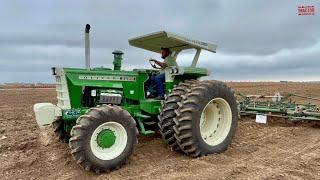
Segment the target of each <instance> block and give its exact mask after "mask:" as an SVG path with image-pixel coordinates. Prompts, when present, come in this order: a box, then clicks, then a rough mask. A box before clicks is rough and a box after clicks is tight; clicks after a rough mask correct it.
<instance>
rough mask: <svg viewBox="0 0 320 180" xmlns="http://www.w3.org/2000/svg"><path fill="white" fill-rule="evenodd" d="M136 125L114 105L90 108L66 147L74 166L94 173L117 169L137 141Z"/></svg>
mask: <svg viewBox="0 0 320 180" xmlns="http://www.w3.org/2000/svg"><path fill="white" fill-rule="evenodd" d="M137 133H138V130H137V128H136V123H135V121H134V119H133V118H132V117H131V115H130V114H129V113H128V112H127V111H125V110H123V109H121V108H120V107H118V106H107V105H103V106H100V107H95V108H91V109H90V110H89V111H88V113H87V114H86V115H82V116H80V117H79V118H78V120H77V124H76V125H75V126H74V127H73V128H72V130H71V138H70V140H69V146H70V148H71V153H72V155H73V156H74V158H75V159H76V161H77V163H78V164H80V165H81V166H82V167H84V168H85V169H86V170H92V171H94V172H96V173H100V172H105V171H111V170H113V169H119V168H120V166H121V165H123V164H125V163H126V162H127V160H128V158H129V156H130V155H131V154H132V152H133V146H134V144H136V142H137Z"/></svg>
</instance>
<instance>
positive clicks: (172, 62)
mask: <svg viewBox="0 0 320 180" xmlns="http://www.w3.org/2000/svg"><path fill="white" fill-rule="evenodd" d="M164 62H165V63H166V64H167V65H168V66H178V64H177V62H176V60H175V58H174V57H172V56H168V57H166V58H165V59H164Z"/></svg>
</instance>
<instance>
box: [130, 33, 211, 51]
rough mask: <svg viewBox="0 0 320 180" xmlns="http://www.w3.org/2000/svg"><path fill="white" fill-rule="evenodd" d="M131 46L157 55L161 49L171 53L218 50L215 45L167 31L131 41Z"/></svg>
mask: <svg viewBox="0 0 320 180" xmlns="http://www.w3.org/2000/svg"><path fill="white" fill-rule="evenodd" d="M129 44H130V45H131V46H135V47H138V48H142V49H145V50H149V51H153V52H157V53H160V51H161V48H169V49H170V50H171V51H174V50H183V49H191V48H195V49H205V50H208V51H210V52H213V53H215V52H216V48H217V45H215V44H213V43H208V42H202V41H198V40H193V39H190V38H186V37H182V36H180V35H176V34H173V33H169V32H166V31H159V32H155V33H151V34H147V35H144V36H139V37H136V38H133V39H129Z"/></svg>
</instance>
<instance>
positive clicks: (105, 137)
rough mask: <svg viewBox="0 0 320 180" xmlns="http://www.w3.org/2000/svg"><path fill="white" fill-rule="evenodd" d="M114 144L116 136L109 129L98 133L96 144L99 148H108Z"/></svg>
mask: <svg viewBox="0 0 320 180" xmlns="http://www.w3.org/2000/svg"><path fill="white" fill-rule="evenodd" d="M115 142H116V135H115V134H114V132H113V131H112V130H110V129H103V130H102V131H101V132H99V134H98V137H97V143H98V145H99V146H100V147H101V148H103V149H104V148H110V147H111V146H112V145H114V143H115Z"/></svg>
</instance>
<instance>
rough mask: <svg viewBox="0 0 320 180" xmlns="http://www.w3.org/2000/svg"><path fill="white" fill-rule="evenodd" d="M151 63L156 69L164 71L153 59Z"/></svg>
mask: <svg viewBox="0 0 320 180" xmlns="http://www.w3.org/2000/svg"><path fill="white" fill-rule="evenodd" d="M149 63H150V65H151V66H152V67H153V68H155V69H162V68H161V67H160V66H159V65H158V64H157V63H156V62H155V61H153V59H149Z"/></svg>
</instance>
